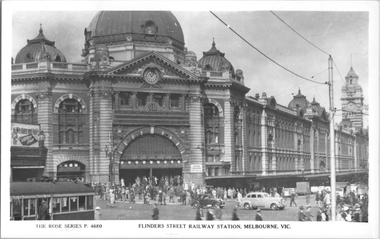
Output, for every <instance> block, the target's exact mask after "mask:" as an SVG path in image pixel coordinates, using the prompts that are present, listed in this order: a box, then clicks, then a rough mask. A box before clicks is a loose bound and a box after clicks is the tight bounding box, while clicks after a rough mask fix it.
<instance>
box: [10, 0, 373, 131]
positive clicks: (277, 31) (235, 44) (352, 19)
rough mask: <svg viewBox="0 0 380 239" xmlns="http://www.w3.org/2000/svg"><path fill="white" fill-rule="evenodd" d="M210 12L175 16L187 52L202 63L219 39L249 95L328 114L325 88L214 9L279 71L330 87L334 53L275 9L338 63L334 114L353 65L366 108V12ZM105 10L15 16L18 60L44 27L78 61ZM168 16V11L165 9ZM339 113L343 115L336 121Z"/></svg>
mask: <svg viewBox="0 0 380 239" xmlns="http://www.w3.org/2000/svg"><path fill="white" fill-rule="evenodd" d="M70 4H74V2H71V3H70ZM209 6H210V5H209ZM212 6H213V5H212V4H211V6H210V7H209V8H208V9H201V10H202V11H195V10H193V9H192V10H191V11H185V10H184V9H178V8H176V9H173V13H174V15H175V16H176V18H177V19H178V21H179V23H180V24H181V26H182V29H183V33H184V37H185V44H186V47H187V48H188V49H189V50H191V51H194V52H195V53H196V55H197V57H198V60H199V59H200V58H201V57H202V55H203V52H204V51H208V50H209V49H210V48H211V44H212V41H213V38H214V39H215V43H216V47H217V49H218V50H220V51H221V52H224V53H225V57H226V58H227V59H228V60H229V61H230V62H231V63H232V65H233V66H234V68H235V70H236V69H241V70H243V72H244V77H245V84H246V86H248V87H250V88H251V91H250V92H249V93H248V95H252V96H254V95H255V93H260V95H261V94H262V92H266V93H267V95H268V96H274V97H275V98H276V99H277V102H278V103H279V104H282V105H286V106H287V105H288V103H289V102H290V100H291V99H292V98H293V96H292V94H296V93H297V92H298V89H299V88H300V89H301V92H302V94H304V95H306V97H307V99H308V100H309V101H312V100H313V97H315V99H316V101H317V102H319V103H320V104H321V105H322V106H323V107H325V108H326V109H328V106H329V101H328V87H327V85H319V84H315V83H311V82H308V81H305V80H303V79H301V78H299V77H297V76H295V75H293V74H291V73H289V72H287V71H285V70H284V69H282V68H280V67H279V66H277V65H275V64H274V63H272V62H271V61H270V60H268V59H267V58H265V57H264V56H263V55H261V54H260V53H259V52H257V51H256V50H255V49H253V48H252V47H250V46H249V45H248V44H247V43H245V42H244V41H243V40H241V39H240V38H239V37H238V36H237V35H235V34H234V33H233V32H232V31H231V30H229V29H228V28H227V27H226V26H225V25H223V24H222V23H221V22H220V21H219V20H218V19H217V18H215V17H214V16H213V15H212V14H211V13H210V12H209V11H207V10H210V9H211V10H213V12H214V13H215V14H216V15H218V16H219V17H220V18H221V19H222V20H223V21H224V22H226V23H227V24H228V25H229V26H230V27H231V28H232V29H234V30H235V31H236V32H238V33H239V34H240V35H241V36H243V37H244V38H245V39H246V40H247V41H248V42H250V43H251V44H252V45H253V46H255V47H256V48H257V49H259V50H260V51H261V52H263V53H264V54H266V55H267V56H268V57H270V58H271V59H272V60H274V61H276V62H277V63H279V64H280V65H282V66H284V67H286V68H288V69H289V70H291V71H293V72H295V73H297V74H298V75H301V76H303V77H305V78H308V79H313V80H315V81H319V82H326V81H327V80H328V73H327V67H328V55H327V54H326V53H324V52H322V51H320V50H318V49H317V48H315V47H314V46H312V45H310V44H309V43H308V42H306V41H305V40H304V39H302V38H301V37H300V36H298V35H296V34H295V33H294V32H293V31H292V30H291V29H289V28H288V27H287V26H286V25H285V24H284V23H282V22H281V21H280V20H279V19H278V18H277V17H276V16H275V15H274V14H273V13H272V12H271V11H270V10H273V12H274V13H275V14H276V15H277V16H279V17H280V18H281V19H282V20H283V21H285V22H286V23H287V24H288V25H290V26H291V27H292V28H293V29H294V30H296V31H297V32H298V33H299V34H301V35H302V36H303V37H304V38H306V39H308V40H309V41H310V42H312V43H313V44H314V45H316V46H318V47H319V48H320V49H322V50H323V51H325V52H327V53H329V54H331V56H332V57H333V59H334V61H335V64H336V66H334V83H335V84H334V91H335V94H334V97H335V107H336V108H338V109H340V108H341V104H340V97H341V87H342V85H343V81H344V77H345V76H346V75H347V72H348V71H349V69H350V67H351V66H352V67H353V68H354V70H355V72H356V73H357V75H359V84H360V85H361V86H362V87H363V90H364V98H365V100H364V101H365V104H368V102H369V99H368V98H369V97H368V88H369V80H370V79H369V78H370V77H369V56H368V52H369V49H370V47H369V19H370V15H369V13H368V12H367V11H362V10H361V11H353V10H355V9H360V7H359V8H355V7H354V8H353V7H350V8H349V9H350V11H346V10H345V9H344V8H342V9H343V10H342V9H340V8H338V9H337V8H333V9H331V8H329V6H328V5H327V6H326V7H325V8H323V9H324V10H323V11H321V10H319V11H313V10H312V9H311V10H310V9H309V10H308V11H301V10H299V9H296V10H292V8H291V7H289V6H288V5H285V7H284V8H281V9H276V8H270V7H264V8H262V7H261V8H256V7H255V5H252V4H251V5H249V6H248V7H246V8H244V7H240V8H238V9H237V10H235V8H231V11H227V9H229V8H228V7H225V8H223V9H220V8H215V10H214V9H213V8H212ZM66 8H67V6H66ZM53 9H54V8H53ZM100 9H103V8H101V7H99V8H96V7H92V8H91V11H57V10H59V7H58V8H57V7H55V10H53V11H51V10H50V11H47V9H43V8H42V10H43V11H41V8H38V9H35V10H33V11H25V9H21V10H22V11H18V10H17V11H14V12H13V14H12V27H11V30H12V34H11V36H12V53H11V54H12V56H13V57H15V56H16V54H17V52H18V51H19V50H20V49H21V48H22V47H24V46H25V45H26V40H27V39H33V38H35V37H36V36H37V35H38V30H39V27H40V24H42V27H43V31H44V35H45V36H46V37H47V38H48V39H49V40H52V41H55V42H56V44H55V45H56V47H57V48H58V49H60V50H61V51H62V52H63V54H64V55H65V56H66V58H67V60H68V61H69V62H80V61H81V56H80V54H81V50H82V48H83V44H84V28H85V27H88V25H89V23H90V21H91V19H92V18H93V17H94V15H95V14H96V12H97V11H96V10H100ZM117 9H118V10H119V9H120V8H117ZM125 9H127V8H125ZM284 9H286V10H284ZM84 10H87V8H86V9H84ZM163 10H168V9H167V8H163ZM169 10H172V9H169ZM332 10H334V11H332ZM340 115H341V113H339V112H338V114H337V116H338V117H339V116H340ZM364 121H365V122H364V123H365V124H367V123H368V117H365V118H364ZM336 122H337V121H336Z"/></svg>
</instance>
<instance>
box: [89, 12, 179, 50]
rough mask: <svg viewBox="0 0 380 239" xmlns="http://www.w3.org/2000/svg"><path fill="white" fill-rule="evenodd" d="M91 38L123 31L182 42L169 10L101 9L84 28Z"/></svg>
mask: <svg viewBox="0 0 380 239" xmlns="http://www.w3.org/2000/svg"><path fill="white" fill-rule="evenodd" d="M86 30H87V31H89V32H91V38H94V37H101V36H111V35H119V34H125V33H131V34H133V33H140V34H143V33H152V34H157V35H162V36H169V37H171V38H173V39H174V40H177V41H179V42H180V43H182V44H184V43H185V41H184V37H183V32H182V28H181V25H180V24H179V22H178V21H177V18H176V17H175V16H174V15H173V13H171V12H169V11H101V12H98V13H97V14H96V15H95V17H94V18H93V19H92V21H91V23H90V25H89V26H88V28H87V29H86Z"/></svg>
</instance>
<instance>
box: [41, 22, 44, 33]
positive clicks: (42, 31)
mask: <svg viewBox="0 0 380 239" xmlns="http://www.w3.org/2000/svg"><path fill="white" fill-rule="evenodd" d="M43 32H44V31H43V30H42V23H40V34H43Z"/></svg>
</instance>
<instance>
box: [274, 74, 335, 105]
mask: <svg viewBox="0 0 380 239" xmlns="http://www.w3.org/2000/svg"><path fill="white" fill-rule="evenodd" d="M327 70H328V68H327V69H325V70H323V71H321V72H319V73H318V74H315V75H314V76H312V77H311V78H315V77H316V76H318V75H320V74H322V73H323V72H325V71H327ZM303 83H306V82H305V81H303V82H302V83H300V84H298V85H295V86H292V87H291V88H289V89H287V90H285V91H283V92H282V93H280V94H278V95H277V96H276V98H277V97H279V96H280V95H282V94H285V93H286V92H287V91H289V90H291V89H293V88H296V87H298V86H300V85H302V84H303ZM313 87H315V86H313ZM313 87H310V88H306V89H302V90H308V89H311V88H313ZM287 96H288V95H286V96H281V97H280V98H278V99H282V98H285V97H287Z"/></svg>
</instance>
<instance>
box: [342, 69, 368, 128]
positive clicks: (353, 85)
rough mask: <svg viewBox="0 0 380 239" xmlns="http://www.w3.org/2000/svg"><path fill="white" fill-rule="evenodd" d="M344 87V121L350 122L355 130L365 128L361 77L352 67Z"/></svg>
mask: <svg viewBox="0 0 380 239" xmlns="http://www.w3.org/2000/svg"><path fill="white" fill-rule="evenodd" d="M345 78H346V82H345V84H344V85H343V86H342V98H340V100H341V103H342V120H347V119H348V120H350V121H351V123H352V127H353V128H362V127H363V100H364V97H363V90H362V87H361V86H360V85H359V84H358V79H359V76H358V75H356V73H355V71H354V69H353V68H352V67H351V69H350V71H349V72H348V73H347V76H346V77H345Z"/></svg>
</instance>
